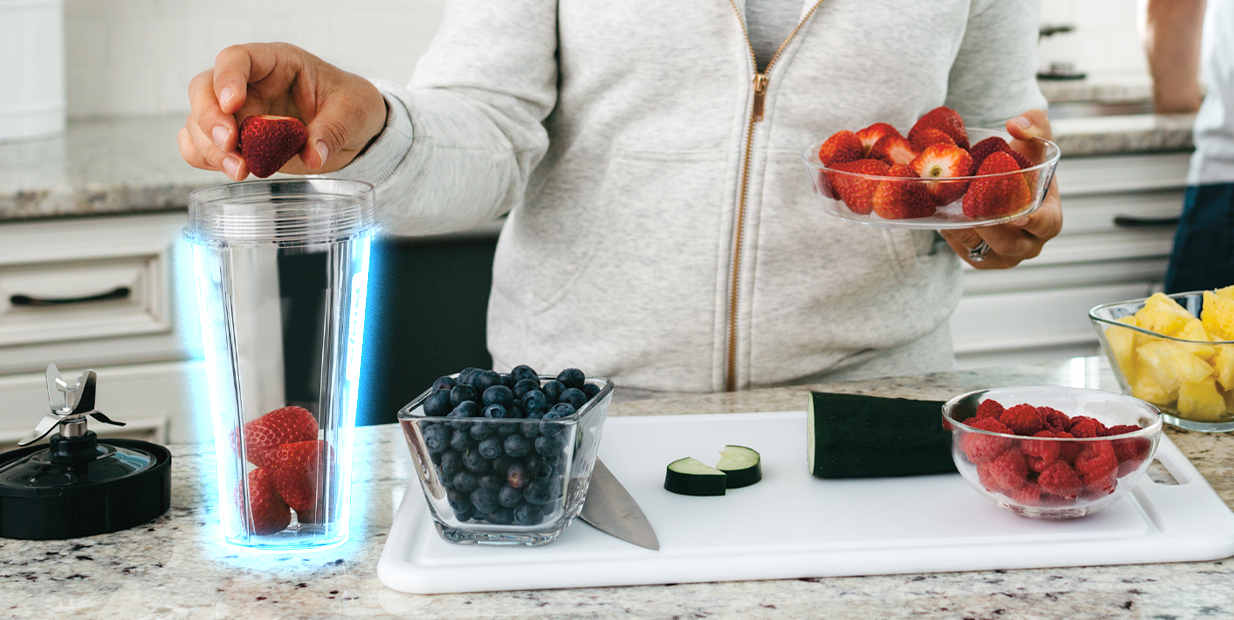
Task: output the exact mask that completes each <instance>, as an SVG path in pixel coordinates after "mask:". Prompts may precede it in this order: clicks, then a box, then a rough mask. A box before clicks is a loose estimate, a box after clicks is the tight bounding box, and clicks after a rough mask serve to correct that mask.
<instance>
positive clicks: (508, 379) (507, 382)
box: [501, 372, 514, 389]
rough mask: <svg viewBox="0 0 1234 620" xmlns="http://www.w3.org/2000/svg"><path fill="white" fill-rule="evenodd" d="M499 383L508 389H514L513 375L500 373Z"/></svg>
mask: <svg viewBox="0 0 1234 620" xmlns="http://www.w3.org/2000/svg"><path fill="white" fill-rule="evenodd" d="M501 384H502V385H504V386H506V387H508V388H510V389H514V377H512V376H510V374H509V373H504V372H503V373H501Z"/></svg>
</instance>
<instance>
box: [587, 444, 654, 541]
mask: <svg viewBox="0 0 1234 620" xmlns="http://www.w3.org/2000/svg"><path fill="white" fill-rule="evenodd" d="M579 516H580V517H581V518H582V519H583V521H585V522H587V523H588V524H590V525H591V526H592V527H594V528H596V529H597V530H600V531H601V532H604V533H605V534H608V535H610V536H615V537H617V538H620V539H621V540H624V541H626V542H629V543H633V544H635V545H638V546H640V547H643V548H646V549H651V550H654V551H659V550H660V541H659V539H657V538H656V532H655V530H654V529H652V527H651V523H650V522H648V521H647V517H646V516H645V515H643V511H642V509H640V508H639V507H638V502H636V501H634V498H633V497H630V493H629V491H626V488H625V487H623V486H621V482H620V481H618V480H617V478H616V477H615V476H613V472H611V471H609V470H608V467H605V466H604V462H603V461H601V460H600V459H599V458H597V459H596V466H595V468H594V469H592V470H591V484H590V485H589V487H588V491H587V499H586V501H584V502H583V511H582V513H580V514H579Z"/></svg>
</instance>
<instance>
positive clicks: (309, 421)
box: [244, 407, 317, 467]
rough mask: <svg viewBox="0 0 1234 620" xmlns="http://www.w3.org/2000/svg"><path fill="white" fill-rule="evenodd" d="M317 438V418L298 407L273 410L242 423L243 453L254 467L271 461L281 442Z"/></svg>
mask: <svg viewBox="0 0 1234 620" xmlns="http://www.w3.org/2000/svg"><path fill="white" fill-rule="evenodd" d="M310 439H317V420H316V419H314V418H313V414H311V413H309V412H308V410H307V409H304V408H302V407H283V408H282V409H275V410H274V411H271V412H269V413H267V414H265V415H263V416H261V417H260V418H257V419H256V420H253V421H251V422H248V423H247V424H245V425H244V454H245V456H246V457H248V461H249V462H250V463H252V464H254V465H256V466H258V467H266V466H268V465H270V464H271V462H272V460H273V456H274V450H275V449H276V448H278V447H279V446H280V445H282V444H285V443H292V442H296V441H308V440H310Z"/></svg>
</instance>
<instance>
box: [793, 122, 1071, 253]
mask: <svg viewBox="0 0 1234 620" xmlns="http://www.w3.org/2000/svg"><path fill="white" fill-rule="evenodd" d="M1061 154H1062V152H1061V151H1060V150H1059V148H1058V145H1057V144H1055V143H1054V142H1051V141H1049V140H1046V139H1043V138H1034V139H1032V140H1027V141H1026V140H1010V136H1009V135H1008V134H1007V133H1005V132H1002V131H999V130H994V129H980V128H972V129H969V128H966V127H965V126H964V121H963V119H961V118H960V116H959V114H956V112H955V111H953V110H951V109H950V108H947V107H939V108H935V109H933V110H931V111H930V112H928V113H926V114H925V116H922V117H921V118H920V119H918V121H917V123H916V124H914V125H913V127H912V128H911V129H910V130H909V131H908V134H907V136H905V135H901V134H900V132H899V131H898V130H897V129H896V128H895V127H893V126H892V125H890V124H887V123H874V124H873V125H870V126H869V127H866V128H864V129H861V130H859V131H856V132H854V131H848V130H844V131H838V132H836V133H834V134H832V135H831V136H830V137H828V138H827V139H826V140H824V141H823V142H822V143H821V144H814V145H811V146H810V148H808V149H807V150H806V152H805V153H804V154H803V157H804V159H805V163H806V167H807V168H808V169H809V172H810V178H811V182H812V183H813V184H814V189H815V192H816V193H817V194H818V195H819V197H820V198H821V199H822V202H823V208H824V209H825V210H826V212H827V213H829V214H831V215H835V216H838V217H842V218H846V219H849V220H856V221H858V222H865V223H870V224H881V225H886V226H898V227H906V228H924V229H932V230H941V229H948V228H972V227H975V226H990V225H993V224H1000V223H1003V222H1008V221H1011V220H1013V219H1015V218H1018V217H1021V216H1024V215H1027V214H1029V213H1032V212H1033V211H1036V210H1037V208H1038V207H1040V206H1041V201H1042V199H1044V198H1045V194H1046V190H1047V189H1048V188H1049V186H1050V181H1051V180H1052V179H1053V178H1054V169H1055V168H1056V167H1057V165H1058V160H1059V157H1060V156H1061Z"/></svg>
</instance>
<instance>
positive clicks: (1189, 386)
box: [1178, 377, 1225, 422]
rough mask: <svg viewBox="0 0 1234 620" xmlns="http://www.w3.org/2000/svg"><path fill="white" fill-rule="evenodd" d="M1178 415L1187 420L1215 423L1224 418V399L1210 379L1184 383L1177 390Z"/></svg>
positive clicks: (1214, 382)
mask: <svg viewBox="0 0 1234 620" xmlns="http://www.w3.org/2000/svg"><path fill="white" fill-rule="evenodd" d="M1178 415H1180V416H1182V417H1184V418H1187V419H1188V420H1197V421H1200V422H1217V421H1219V420H1221V418H1222V417H1224V416H1225V399H1223V398H1222V397H1221V394H1220V393H1218V392H1217V382H1216V381H1214V380H1213V379H1212V378H1211V377H1209V378H1207V379H1202V380H1200V381H1184V382H1183V384H1182V385H1180V386H1179V388H1178Z"/></svg>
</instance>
